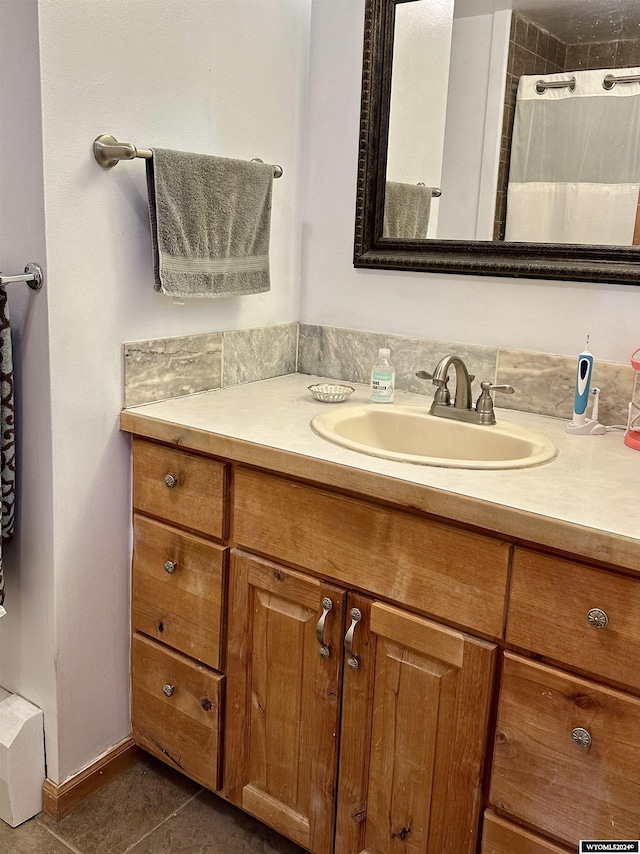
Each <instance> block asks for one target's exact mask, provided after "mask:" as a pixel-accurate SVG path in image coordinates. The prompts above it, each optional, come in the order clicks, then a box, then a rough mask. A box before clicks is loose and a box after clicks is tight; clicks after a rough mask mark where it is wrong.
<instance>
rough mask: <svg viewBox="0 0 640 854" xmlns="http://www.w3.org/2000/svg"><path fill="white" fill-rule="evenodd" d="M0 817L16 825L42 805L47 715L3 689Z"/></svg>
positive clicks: (0, 715) (0, 745)
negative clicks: (45, 722) (45, 720)
mask: <svg viewBox="0 0 640 854" xmlns="http://www.w3.org/2000/svg"><path fill="white" fill-rule="evenodd" d="M0 692H1V693H0V819H2V820H3V821H5V822H6V823H7V824H8V825H10V826H11V827H17V826H18V825H19V824H22V822H23V821H26V820H27V819H29V818H31V817H32V816H34V815H37V813H39V812H40V810H41V809H42V783H43V780H44V716H43V714H42V711H41V709H39V708H38V707H37V706H34V705H33V704H32V703H29V702H28V701H27V700H25V699H24V698H23V697H20V696H19V695H18V694H9V693H8V692H6V691H5V690H4V689H0Z"/></svg>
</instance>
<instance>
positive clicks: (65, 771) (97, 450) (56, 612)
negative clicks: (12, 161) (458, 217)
mask: <svg viewBox="0 0 640 854" xmlns="http://www.w3.org/2000/svg"><path fill="white" fill-rule="evenodd" d="M22 3H23V0H19V2H18V0H16V2H14V3H13V4H12V5H13V6H16V7H17V6H22ZM30 5H31V7H32V8H33V4H30ZM38 5H39V26H40V64H41V83H42V134H41V135H40V133H39V132H38V133H36V134H35V138H34V140H30V139H28V138H27V139H25V138H24V137H22V138H21V137H16V138H15V142H16V144H18V142H21V143H22V144H23V145H26V146H27V147H37V146H38V145H39V144H40V141H41V140H42V142H43V147H44V213H45V223H46V238H47V259H46V273H47V284H46V287H45V291H43V292H42V293H41V294H38V295H35V296H34V297H33V304H34V306H35V308H34V311H33V314H34V315H36V314H37V315H38V316H40V315H42V314H44V321H46V311H47V304H48V311H49V324H50V329H49V351H50V361H51V407H50V408H51V420H50V423H49V421H48V419H49V402H48V395H49V391H48V388H47V384H46V379H47V372H46V370H44V371H43V373H42V376H41V377H40V380H39V382H40V384H41V385H44V390H43V394H42V399H41V400H40V401H39V402H36V401H32V404H31V405H30V406H29V408H28V411H25V413H24V418H25V422H26V421H27V419H28V420H29V423H30V430H31V433H30V434H29V436H28V437H27V436H25V439H24V443H23V457H24V456H26V457H29V459H30V460H31V463H30V465H33V466H34V467H37V466H38V463H42V468H41V472H40V473H41V476H42V485H43V488H45V489H46V488H47V486H48V487H49V495H48V501H47V500H46V499H45V498H43V503H44V504H45V509H46V511H47V512H43V513H42V518H35V514H36V512H37V510H38V509H39V508H38V507H37V506H36V504H34V505H33V506H31V507H29V508H28V509H27V508H24V509H23V514H22V517H23V518H22V523H21V525H22V530H23V532H25V533H26V532H27V531H28V532H29V533H30V534H31V536H32V537H33V538H35V539H39V538H40V536H41V535H42V545H41V548H42V549H44V548H46V547H47V544H48V546H49V550H50V551H51V546H52V547H53V552H52V554H51V553H50V554H49V555H45V556H42V567H40V568H36V567H34V568H33V570H32V567H31V566H28V565H27V563H26V560H25V556H24V555H22V554H20V555H19V556H18V559H17V562H16V566H15V567H14V573H13V574H14V575H15V576H16V577H17V579H18V580H17V581H14V582H13V583H12V586H13V588H14V589H13V590H10V591H9V592H10V598H9V600H8V602H7V607H8V610H9V611H10V615H9V616H8V617H7V618H5V620H9V621H13V628H12V623H11V622H10V623H9V625H8V627H7V629H6V632H5V636H6V641H7V644H11V645H13V644H14V643H18V642H19V641H20V639H21V638H23V637H27V636H29V635H31V633H33V632H34V631H35V634H36V637H35V638H34V639H32V640H29V641H28V642H27V643H26V644H25V648H24V650H22V653H23V657H24V658H26V659H28V661H27V662H26V663H24V669H26V670H27V671H28V670H33V671H36V670H37V669H38V667H39V668H40V669H41V670H44V671H45V674H44V677H45V681H46V682H47V684H48V690H49V692H50V691H51V688H52V682H51V679H52V673H53V669H52V668H53V661H54V657H55V664H56V669H55V680H56V681H55V683H54V684H53V690H54V693H55V708H54V709H52V708H51V705H50V703H45V704H44V705H45V713H46V721H45V726H46V730H47V757H48V776H49V777H50V778H51V779H53V780H54V781H56V782H57V781H60V780H63V779H65V778H66V777H68V776H69V775H70V774H72V773H74V772H75V771H77V770H78V769H80V768H81V767H83V766H84V765H86V764H87V763H89V762H90V761H91V760H93V759H94V758H95V757H96V755H98V754H99V753H100V752H102V751H103V750H105V749H107V748H108V747H109V746H110V745H112V744H114V743H116V742H117V741H119V740H120V739H122V738H124V737H125V736H127V735H128V733H129V731H130V723H129V687H128V670H129V652H128V647H129V640H128V634H129V615H128V599H129V540H130V534H129V530H130V477H129V466H130V462H129V442H128V439H127V437H126V436H125V435H124V434H121V433H119V431H118V413H119V409H120V407H121V399H122V367H121V344H122V342H123V341H126V340H135V339H141V338H148V337H152V338H155V337H160V336H165V335H166V336H174V335H181V334H186V333H198V332H205V331H211V330H224V329H229V328H244V327H250V326H256V325H262V324H268V323H276V322H284V321H291V320H295V319H297V317H298V313H299V309H298V302H299V277H300V242H301V234H300V228H301V226H300V223H301V214H300V184H301V181H300V176H301V170H302V150H301V146H302V135H303V134H302V130H303V122H304V106H305V96H306V81H307V72H308V47H309V18H310V5H311V4H310V0H270V2H268V3H267V2H264V0H189V2H188V3H185V2H184V0H137V2H135V3H131V2H130V1H129V0H110V2H108V3H104V2H99V0H64V2H60V0H39V4H38ZM8 6H9V3H8V2H7V3H5V0H3V4H2V8H3V11H4V9H5V7H8ZM13 17H14V20H12V21H10V22H9V23H10V25H11V26H13V25H14V24H15V23H16V21H17V18H18V13H17V11H16V10H14V16H13ZM36 58H37V49H35V51H32V52H31V53H30V54H29V53H26V54H25V55H24V57H23V60H24V59H28V60H29V61H30V62H31V63H32V64H34V63H35V60H36ZM2 60H3V63H4V62H5V57H4V56H3V57H2ZM30 68H33V65H32V66H30ZM11 79H16V77H15V70H14V76H13V77H12V78H11ZM3 80H4V78H3ZM29 80H30V81H31V77H29ZM31 82H32V83H33V88H34V90H36V91H37V78H34V79H33V80H32V81H31ZM3 89H4V87H3ZM16 90H17V94H18V96H19V98H20V99H24V100H26V99H25V95H28V94H30V93H29V92H27V91H26V89H25V90H23V88H22V83H20V85H19V86H17V87H16ZM105 132H106V133H111V134H113V135H114V136H116V137H118V138H120V139H122V140H125V141H130V142H133V143H134V144H135V145H137V146H139V147H141V148H144V147H153V146H154V145H158V146H163V147H167V148H183V149H187V150H191V151H200V152H203V153H214V154H219V155H222V156H229V157H240V158H246V159H248V158H251V157H261V158H262V159H263V160H265V161H267V162H272V163H279V164H281V165H282V167H283V169H284V176H283V177H282V178H281V179H279V180H278V181H277V182H276V183H275V185H274V199H273V215H272V232H271V235H272V249H271V272H272V290H271V292H270V293H268V294H261V295H252V296H247V297H239V298H224V299H218V300H193V301H191V302H189V301H187V303H186V305H184V306H180V305H176V304H174V303H173V302H172V301H171V300H170V299H168V298H166V297H163V296H161V295H159V294H156V293H155V292H154V290H153V276H152V265H151V254H150V252H151V250H150V241H149V229H148V221H147V207H146V185H145V179H144V161H141V160H137V161H134V162H131V163H122V164H119V165H118V166H117V167H115V168H114V169H113V170H110V171H103V170H102V169H101V168H100V167H99V166H98V165H97V164H96V162H95V161H94V159H93V157H92V154H91V144H92V142H93V139H94V138H95V137H96V136H97V135H98V134H100V133H105ZM13 133H15V130H14V131H13ZM32 154H34V153H33V152H30V153H29V168H31V169H33V170H35V174H38V172H39V164H40V163H41V162H42V157H37V156H35V155H34V158H33V160H31V155H32ZM23 159H24V161H25V162H26V160H27V153H25V154H24V157H23ZM17 162H21V160H20V157H18V161H17ZM11 168H12V169H13V165H12V166H11ZM4 177H5V179H6V180H7V181H10V180H11V179H10V177H7V176H6V175H5V176H4ZM40 194H42V178H41V179H40ZM36 207H37V206H36ZM40 211H42V199H41V198H40ZM14 231H15V229H14ZM9 233H12V232H9ZM37 237H38V239H39V240H40V242H38V240H33V241H29V246H28V248H27V247H23V246H22V245H21V246H20V253H19V257H16V259H15V260H16V261H19V262H20V263H22V264H24V262H25V260H30V257H31V255H32V254H34V253H35V254H36V255H37V254H38V253H39V251H40V250H41V246H42V235H41V234H39V235H37ZM25 242H26V236H25ZM23 255H24V256H25V257H24V258H23V257H22V256H23ZM27 256H28V257H27ZM9 260H12V261H13V260H14V259H13V254H12V256H11V258H9V257H8V256H7V263H8V261H9ZM33 325H34V324H33V323H32V328H31V338H32V339H33V340H31V346H32V347H33V348H34V350H35V351H39V350H40V349H42V348H44V355H43V356H42V361H43V362H44V368H45V369H46V345H47V335H46V324H45V328H44V329H43V330H39V333H40V334H41V338H40V339H38V340H35V333H36V330H35V329H34V328H33ZM25 328H26V323H25ZM41 367H42V366H41ZM24 370H25V371H26V365H25V368H24ZM36 390H37V389H36V387H34V389H33V392H30V393H32V394H33V395H35V394H36ZM25 402H26V401H25ZM40 418H42V421H40V420H39V419H40ZM25 430H26V426H25ZM36 432H38V433H39V434H40V438H41V440H42V442H43V444H42V445H40V446H39V445H38V443H37V441H36V439H37V437H36V435H35V433H36ZM27 468H29V466H27ZM51 476H52V477H53V485H54V497H53V499H52V498H51ZM28 478H29V473H28V472H26V473H23V480H24V481H25V483H24V486H23V488H24V489H25V492H26V489H27V482H28ZM25 497H26V495H25ZM51 521H52V524H53V539H52V537H51V530H49V529H48V528H47V524H49V527H50V526H51ZM31 548H32V550H35V549H37V547H36V546H35V545H34V544H33V543H32V545H31ZM32 571H33V572H34V573H35V572H37V573H38V577H40V576H41V579H40V580H41V582H42V584H41V586H40V587H39V588H38V590H37V591H36V592H35V594H34V592H33V591H32V590H31V589H30V588H29V589H28V590H27V589H26V585H27V582H28V581H29V579H30V575H31V572H32ZM23 587H24V588H25V589H23ZM16 588H18V589H16ZM32 596H35V599H33V598H32ZM43 597H46V598H47V601H48V605H47V608H46V610H45V612H44V614H43V608H42V607H40V604H39V603H40V599H42V598H43ZM52 603H53V604H52ZM11 612H13V614H12V613H11ZM20 620H22V623H21V624H19V625H16V623H20ZM37 620H42V623H43V626H42V627H38V625H37V622H36V621H37ZM2 630H3V631H4V630H5V627H4V626H3V627H2ZM42 633H46V635H47V640H48V649H47V651H46V654H43V651H42V649H41V644H40V643H39V642H38V636H39V635H40V634H42ZM54 634H55V642H54ZM14 654H17V655H20V653H16V652H15V651H14ZM40 654H43V662H42V663H41V664H38V663H37V662H36V661H35V660H34V659H35V658H36V657H37V656H38V655H40ZM5 658H6V659H7V660H5ZM12 658H13V656H10V655H6V656H5V654H4V644H3V654H2V659H0V661H1V662H2V667H3V671H4V672H6V673H7V674H8V676H9V678H8V679H6V680H5V677H4V672H0V684H1V683H2V682H3V681H7V682H8V684H7V685H6V686H5V687H8V688H10V689H11V690H17V687H20V686H19V685H18V686H16V680H17V681H19V682H20V683H21V684H22V683H24V684H27V682H28V681H29V680H28V679H27V676H26V675H25V673H24V672H23V662H21V661H17V662H14V661H13V660H12ZM15 673H17V674H18V675H17V676H16V678H15V679H12V678H11V676H12V674H15ZM26 693H27V696H29V698H30V699H32V700H33V701H34V702H38V703H39V704H42V700H41V697H40V696H37V694H38V693H40V694H41V693H42V692H35V694H34V692H33V691H28V692H26ZM45 699H47V698H45ZM56 712H57V721H56Z"/></svg>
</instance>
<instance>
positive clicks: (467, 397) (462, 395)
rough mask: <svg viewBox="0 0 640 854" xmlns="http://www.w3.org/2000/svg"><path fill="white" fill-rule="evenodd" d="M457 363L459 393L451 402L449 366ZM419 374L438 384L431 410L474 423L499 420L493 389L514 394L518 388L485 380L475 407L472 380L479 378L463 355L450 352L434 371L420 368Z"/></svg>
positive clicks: (418, 375) (454, 418) (442, 416)
mask: <svg viewBox="0 0 640 854" xmlns="http://www.w3.org/2000/svg"><path fill="white" fill-rule="evenodd" d="M451 365H453V367H454V368H455V371H456V393H455V397H454V401H453V403H451V393H450V391H449V387H448V386H447V383H448V382H449V368H450V367H451ZM416 376H417V377H418V378H419V379H421V380H427V379H430V380H431V381H432V382H433V384H434V385H435V386H436V393H435V395H434V397H433V403H432V404H431V409H430V410H429V413H430V414H431V415H437V416H439V417H440V418H452V419H453V420H455V421H468V422H470V423H472V424H495V423H496V416H495V413H494V411H493V398H492V397H491V394H490V392H492V391H501V392H504V393H505V394H513V393H514V391H515V389H514V387H513V386H512V385H493V384H492V383H488V382H482V383H480V388H481V389H482V393H481V394H480V397H479V398H478V400H477V402H476V406H475V409H474V408H473V407H472V406H471V383H472V382H473V380H474V379H475V376H474V375H473V374H469V371H468V370H467V366H466V365H465V363H464V362H463V361H462V359H461V358H460V356H456V355H450V356H445V357H444V359H440V361H439V362H438V364H437V365H436V367H435V370H434V371H433V374H429V373H427V372H426V371H418V372H417V373H416Z"/></svg>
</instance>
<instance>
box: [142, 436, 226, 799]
mask: <svg viewBox="0 0 640 854" xmlns="http://www.w3.org/2000/svg"><path fill="white" fill-rule="evenodd" d="M228 469H229V466H228V465H227V464H226V463H221V462H219V461H217V460H212V459H208V458H206V457H200V456H197V455H195V454H187V453H185V452H183V451H179V450H177V449H175V448H168V447H165V446H163V445H157V444H155V443H152V442H146V441H143V440H141V439H137V438H136V439H134V442H133V511H134V512H133V562H132V580H131V594H132V596H131V598H132V608H131V630H132V643H131V694H132V732H133V737H134V740H135V742H136V744H138V745H139V746H140V747H143V748H144V749H145V750H147V751H148V752H149V753H152V754H154V756H157V757H158V758H159V759H162V760H163V761H164V762H166V763H167V764H169V765H171V766H172V767H173V768H176V769H177V770H179V771H182V772H183V773H185V774H187V775H188V776H189V777H192V778H193V779H194V780H197V781H198V782H199V783H201V784H202V785H204V786H207V787H208V788H210V789H213V790H218V789H219V788H220V784H221V773H222V739H223V728H222V722H223V712H224V682H225V677H224V675H223V674H222V673H221V672H220V671H221V670H222V663H223V661H222V659H223V647H224V632H223V616H224V614H223V611H224V604H223V603H224V586H225V576H226V564H227V558H228V548H227V547H226V546H225V544H224V543H220V542H215V541H214V538H217V539H222V538H223V537H224V536H225V535H226V531H227V529H228V516H229V509H228V503H229V499H228V488H227V482H228ZM154 517H155V518H154ZM185 529H188V530H185Z"/></svg>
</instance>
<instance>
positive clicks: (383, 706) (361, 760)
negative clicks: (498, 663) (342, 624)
mask: <svg viewBox="0 0 640 854" xmlns="http://www.w3.org/2000/svg"><path fill="white" fill-rule="evenodd" d="M348 607H349V611H348V613H347V622H348V623H349V621H350V618H353V616H354V611H353V608H356V609H358V611H359V612H360V614H361V615H362V619H361V620H360V621H359V622H358V623H357V624H356V627H355V630H354V633H353V652H354V657H355V658H357V665H358V667H357V669H355V670H352V669H351V666H353V663H354V662H353V661H352V662H351V665H349V662H348V661H347V665H348V666H347V667H345V674H344V683H343V711H342V734H341V748H340V778H339V785H338V821H337V829H336V836H337V842H338V845H337V850H339V851H340V852H342V854H387V852H389V854H391V852H402V854H471V852H474V851H476V848H477V845H478V827H479V820H480V810H481V807H482V798H481V782H482V771H483V757H484V752H485V743H486V738H487V725H488V716H489V702H490V695H491V683H492V674H493V668H494V659H495V646H494V645H493V644H489V643H486V642H484V641H480V640H476V639H473V638H470V637H468V636H466V635H464V634H462V633H461V632H458V631H454V630H452V629H449V628H446V627H444V626H441V625H439V624H438V623H434V622H431V621H430V620H426V619H423V618H420V617H416V616H414V615H412V614H409V613H407V612H404V611H401V610H398V609H397V608H393V607H391V606H388V605H384V604H382V603H379V602H370V600H368V599H366V598H365V597H362V596H351V595H350V596H349V602H348ZM355 616H356V617H357V614H355Z"/></svg>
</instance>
